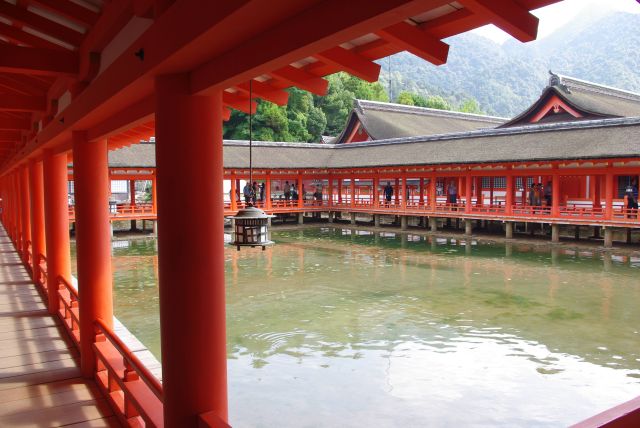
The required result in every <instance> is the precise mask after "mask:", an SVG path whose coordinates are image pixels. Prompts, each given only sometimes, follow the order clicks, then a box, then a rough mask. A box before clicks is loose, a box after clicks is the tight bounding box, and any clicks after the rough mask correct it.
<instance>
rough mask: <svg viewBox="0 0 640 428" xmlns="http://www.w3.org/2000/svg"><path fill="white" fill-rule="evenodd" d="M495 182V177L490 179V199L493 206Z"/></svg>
mask: <svg viewBox="0 0 640 428" xmlns="http://www.w3.org/2000/svg"><path fill="white" fill-rule="evenodd" d="M494 181H495V177H489V199H490V201H491V202H490V203H489V205H490V206H491V205H493V204H494V201H493V182H494Z"/></svg>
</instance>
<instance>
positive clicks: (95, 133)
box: [87, 95, 156, 141]
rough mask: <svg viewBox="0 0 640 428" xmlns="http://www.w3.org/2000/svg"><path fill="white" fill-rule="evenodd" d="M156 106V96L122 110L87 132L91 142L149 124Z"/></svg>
mask: <svg viewBox="0 0 640 428" xmlns="http://www.w3.org/2000/svg"><path fill="white" fill-rule="evenodd" d="M155 104H156V98H155V96H153V95H152V96H149V97H146V98H144V99H143V100H142V101H139V102H137V103H134V104H130V105H128V106H127V107H126V108H123V109H121V110H120V111H118V113H116V114H115V115H113V116H111V117H109V118H108V119H106V120H104V121H102V122H100V123H98V124H97V125H95V126H93V127H91V128H90V129H89V130H88V131H87V135H88V136H89V139H90V140H92V141H93V140H97V139H100V138H107V137H111V136H113V135H116V134H117V133H119V132H123V131H125V130H127V129H129V128H131V127H133V126H136V125H140V124H145V123H149V121H150V119H153V115H154V108H155Z"/></svg>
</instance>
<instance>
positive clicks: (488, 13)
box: [460, 0, 539, 42]
mask: <svg viewBox="0 0 640 428" xmlns="http://www.w3.org/2000/svg"><path fill="white" fill-rule="evenodd" d="M460 3H462V4H463V5H464V7H467V8H469V9H470V10H471V11H472V12H474V13H475V14H478V15H481V16H485V17H487V18H488V19H489V21H490V22H491V23H492V24H494V25H495V26H496V27H498V28H500V29H502V30H503V31H505V32H506V33H507V34H510V35H512V36H513V37H515V38H516V39H518V40H520V41H521V42H530V41H532V40H535V39H536V37H537V36H538V23H539V20H538V18H537V17H535V16H534V15H532V14H531V13H529V11H528V10H527V9H525V8H524V7H522V6H520V5H519V4H518V3H516V2H515V1H513V0H460Z"/></svg>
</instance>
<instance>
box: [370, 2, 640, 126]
mask: <svg viewBox="0 0 640 428" xmlns="http://www.w3.org/2000/svg"><path fill="white" fill-rule="evenodd" d="M639 30H640V14H635V15H634V14H628V13H621V12H620V13H612V14H609V15H605V16H599V17H594V16H593V15H578V17H577V18H576V19H575V20H573V21H572V22H570V23H568V24H567V25H565V26H564V27H563V28H562V29H560V30H558V31H556V32H555V33H553V34H551V35H550V36H548V37H546V38H544V39H541V40H537V41H534V42H531V43H527V44H522V43H519V42H517V41H515V40H508V41H507V42H505V43H504V44H503V45H500V44H498V43H495V42H493V41H491V40H489V39H486V38H484V37H482V36H478V35H475V34H470V33H467V34H462V35H459V36H456V37H453V38H452V39H450V40H449V41H450V44H451V50H450V53H449V60H448V61H447V64H445V65H443V66H440V67H435V66H433V65H431V64H429V63H426V62H425V61H423V60H421V59H419V58H416V57H414V56H412V55H410V54H408V53H401V54H398V55H394V56H393V57H391V59H390V60H389V59H385V60H382V61H380V63H381V65H382V67H383V74H382V76H381V79H380V81H381V83H382V84H383V86H384V87H385V88H388V81H389V80H388V76H389V74H388V70H389V66H390V69H391V93H392V97H393V98H394V99H395V98H396V95H394V94H399V93H400V92H401V91H410V92H415V93H418V94H421V95H442V96H443V97H444V98H445V99H447V100H449V101H450V102H451V103H452V104H454V105H456V104H459V103H460V102H461V101H462V100H463V99H465V98H475V99H476V100H477V101H478V103H479V105H480V109H481V110H483V111H484V112H486V113H488V114H496V115H499V116H507V117H511V116H514V115H515V114H517V113H519V112H520V111H522V110H523V109H524V108H526V107H527V106H528V105H529V104H530V103H531V102H532V101H533V100H535V98H536V97H537V96H538V95H539V94H540V91H541V90H542V88H543V87H544V86H545V85H546V83H547V81H548V70H553V71H554V72H555V73H559V74H565V75H569V76H572V77H576V78H579V79H584V80H589V81H593V82H596V83H602V84H605V85H609V86H614V87H617V88H621V89H627V90H630V91H639V92H640V51H639V47H640V31H639Z"/></svg>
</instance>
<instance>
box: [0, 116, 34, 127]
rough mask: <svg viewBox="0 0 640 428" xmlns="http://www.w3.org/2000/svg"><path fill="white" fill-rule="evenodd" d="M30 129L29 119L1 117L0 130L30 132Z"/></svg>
mask: <svg viewBox="0 0 640 428" xmlns="http://www.w3.org/2000/svg"><path fill="white" fill-rule="evenodd" d="M30 128H31V123H30V121H29V119H17V118H8V117H0V130H23V129H25V130H29V129H30Z"/></svg>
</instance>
